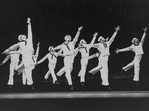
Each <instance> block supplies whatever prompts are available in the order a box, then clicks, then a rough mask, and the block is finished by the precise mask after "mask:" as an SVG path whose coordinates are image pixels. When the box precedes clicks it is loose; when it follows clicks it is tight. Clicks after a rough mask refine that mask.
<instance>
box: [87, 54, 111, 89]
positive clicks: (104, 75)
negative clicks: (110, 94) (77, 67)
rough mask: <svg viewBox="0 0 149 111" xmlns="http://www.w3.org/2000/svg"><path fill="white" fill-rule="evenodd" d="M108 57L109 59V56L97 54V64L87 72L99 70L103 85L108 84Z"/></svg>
mask: <svg viewBox="0 0 149 111" xmlns="http://www.w3.org/2000/svg"><path fill="white" fill-rule="evenodd" d="M108 59H109V56H99V61H98V66H97V67H95V68H93V69H92V70H90V71H89V73H91V74H95V73H97V72H98V71H100V74H101V80H102V85H104V86H108V85H109V80H108V73H109V71H108Z"/></svg>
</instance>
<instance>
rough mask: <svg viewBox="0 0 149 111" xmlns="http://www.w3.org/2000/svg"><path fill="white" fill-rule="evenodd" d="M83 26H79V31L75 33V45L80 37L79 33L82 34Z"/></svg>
mask: <svg viewBox="0 0 149 111" xmlns="http://www.w3.org/2000/svg"><path fill="white" fill-rule="evenodd" d="M82 28H83V27H82V26H81V27H79V28H78V31H77V33H76V35H75V38H74V39H73V41H72V42H73V45H75V44H76V42H77V41H78V38H79V35H80V31H81V30H82Z"/></svg>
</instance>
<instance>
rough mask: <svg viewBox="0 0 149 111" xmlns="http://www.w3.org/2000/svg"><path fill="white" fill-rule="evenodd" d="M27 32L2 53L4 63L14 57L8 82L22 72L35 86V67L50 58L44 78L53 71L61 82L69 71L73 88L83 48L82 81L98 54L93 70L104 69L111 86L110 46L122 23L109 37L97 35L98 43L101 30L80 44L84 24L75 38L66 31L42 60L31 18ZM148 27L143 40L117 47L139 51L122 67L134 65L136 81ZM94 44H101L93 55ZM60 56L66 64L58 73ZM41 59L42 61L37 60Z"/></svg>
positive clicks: (25, 82)
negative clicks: (74, 68) (34, 45)
mask: <svg viewBox="0 0 149 111" xmlns="http://www.w3.org/2000/svg"><path fill="white" fill-rule="evenodd" d="M27 24H28V25H27V29H28V32H27V36H26V35H25V34H20V35H19V36H18V40H19V42H18V43H16V44H14V45H12V46H10V47H9V48H7V49H6V50H5V51H4V52H2V54H5V55H6V58H5V59H4V60H3V61H2V63H1V65H2V64H4V63H6V62H7V61H8V60H9V58H10V60H11V62H10V74H9V80H8V83H7V84H8V85H9V86H13V85H14V75H15V74H22V83H23V85H28V86H29V87H31V88H32V89H33V90H34V87H33V78H32V70H34V69H35V67H36V65H38V64H41V63H42V62H44V61H45V60H46V59H48V61H49V62H48V71H47V73H46V74H45V76H44V78H45V79H48V77H49V75H50V74H51V76H52V79H53V84H57V85H59V81H58V79H57V77H58V76H59V77H60V76H62V75H63V74H65V77H66V79H67V82H68V85H69V88H70V89H71V90H73V89H74V88H73V82H72V77H71V72H72V70H73V63H74V59H75V57H76V55H77V54H78V53H79V52H80V54H81V60H80V64H81V69H80V71H79V73H78V76H79V77H80V84H81V85H82V86H84V85H85V74H86V69H87V65H88V62H89V60H90V59H93V58H95V57H97V58H98V65H97V66H96V67H95V68H93V69H91V70H90V71H89V73H90V74H93V75H94V74H96V73H97V72H99V71H100V75H101V80H102V85H103V86H105V87H107V88H110V87H109V86H110V85H109V80H108V77H109V71H108V61H109V60H108V59H109V56H110V51H109V50H110V46H111V44H112V43H113V41H114V39H115V37H116V35H117V33H118V31H119V30H120V26H117V27H116V28H115V32H114V33H113V35H112V36H111V38H110V39H109V38H108V37H107V38H104V37H102V36H99V37H98V39H97V43H95V41H96V38H97V35H98V33H97V32H95V34H93V38H92V40H91V42H90V43H89V44H87V43H86V41H85V40H84V39H81V40H80V42H79V44H78V46H77V47H75V46H76V43H77V42H78V39H79V36H80V32H81V30H82V28H83V27H82V26H81V27H79V28H78V31H77V33H76V35H75V37H74V38H73V39H72V37H71V36H70V35H66V36H65V37H64V40H65V41H64V42H63V43H62V44H60V45H58V46H56V47H53V46H50V47H49V48H48V51H49V52H48V54H47V55H45V56H44V57H43V58H42V59H40V60H38V55H39V47H40V43H38V44H37V49H36V51H35V50H34V48H33V35H32V27H31V19H30V18H27ZM147 29H148V28H147V27H145V28H144V29H143V30H144V33H143V35H142V38H141V40H140V41H139V40H138V39H137V38H135V37H134V38H133V39H132V41H131V42H132V45H131V46H129V47H127V48H123V49H117V50H116V51H115V52H116V54H118V53H120V52H124V51H130V50H131V51H133V52H134V53H135V56H134V60H133V61H132V62H131V63H129V64H128V65H126V66H125V67H123V68H122V70H123V71H127V70H129V69H130V68H132V67H133V66H134V77H133V81H134V82H136V83H138V82H139V72H140V61H141V59H142V56H143V54H144V52H143V43H144V40H145V37H146V31H147ZM91 48H97V49H98V52H97V53H95V54H93V55H90V54H89V52H90V49H91ZM20 56H21V61H20V60H19V57H20ZM58 56H61V57H63V58H64V59H63V61H64V67H62V68H61V69H60V70H59V71H58V72H57V73H55V67H56V64H57V61H58V60H57V58H58ZM37 60H38V61H37Z"/></svg>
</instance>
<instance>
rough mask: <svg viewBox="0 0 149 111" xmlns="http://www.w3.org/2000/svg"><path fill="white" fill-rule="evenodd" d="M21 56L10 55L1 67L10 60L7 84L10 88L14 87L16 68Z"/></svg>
mask: <svg viewBox="0 0 149 111" xmlns="http://www.w3.org/2000/svg"><path fill="white" fill-rule="evenodd" d="M16 50H17V49H16ZM19 56H20V54H8V55H7V56H6V58H5V59H4V60H3V62H2V63H1V65H3V64H5V63H6V62H7V61H8V60H9V59H10V70H9V80H8V82H7V84H8V85H9V87H10V88H12V87H13V85H14V74H15V68H16V67H17V66H18V63H19Z"/></svg>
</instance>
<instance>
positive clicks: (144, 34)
mask: <svg viewBox="0 0 149 111" xmlns="http://www.w3.org/2000/svg"><path fill="white" fill-rule="evenodd" d="M147 29H148V27H145V28H144V29H143V30H144V33H143V35H142V38H141V41H140V43H141V44H142V45H143V43H144V40H145V37H146V31H147Z"/></svg>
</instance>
